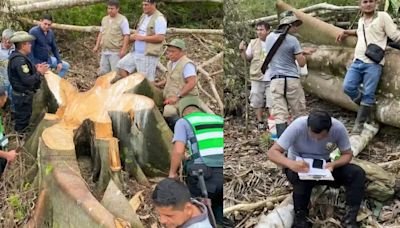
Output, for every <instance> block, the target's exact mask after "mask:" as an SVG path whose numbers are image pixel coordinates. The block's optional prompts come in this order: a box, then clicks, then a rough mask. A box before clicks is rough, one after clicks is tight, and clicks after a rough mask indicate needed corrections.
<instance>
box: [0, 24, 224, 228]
mask: <svg viewBox="0 0 400 228" xmlns="http://www.w3.org/2000/svg"><path fill="white" fill-rule="evenodd" d="M96 36H97V34H80V35H79V36H78V37H77V36H76V34H74V33H70V32H62V31H57V37H58V45H59V49H60V50H61V55H62V57H63V60H65V61H67V62H69V63H70V64H71V69H70V71H69V72H68V73H67V75H66V79H67V80H68V81H69V82H70V83H72V85H74V86H76V87H77V88H78V90H79V91H80V92H84V91H87V90H89V89H90V88H91V87H92V86H93V85H94V83H95V80H96V78H97V69H98V64H99V61H100V54H99V53H97V54H95V53H93V52H92V48H93V47H94V44H95V38H96ZM176 37H179V38H182V39H184V40H185V41H186V46H187V47H188V50H187V55H188V57H189V58H191V59H192V60H193V61H194V62H195V63H196V64H201V63H202V62H204V61H206V60H208V59H210V58H212V57H213V56H215V55H217V54H218V53H219V52H221V51H222V50H223V37H222V36H212V35H179V36H178V35H168V36H167V41H170V40H171V39H173V38H176ZM129 50H130V49H129ZM161 63H162V64H163V65H164V66H166V63H167V59H166V57H165V56H162V57H161ZM204 69H205V70H206V71H207V72H209V73H210V74H211V77H212V82H213V83H215V85H216V88H217V90H218V94H219V96H220V97H222V93H223V91H222V88H223V84H222V83H223V71H222V60H220V61H216V62H213V63H211V64H210V65H208V66H205V67H204ZM157 75H158V77H163V75H162V74H161V72H160V71H157ZM199 79H200V84H201V85H202V87H203V89H204V91H206V92H207V93H209V94H213V93H212V90H211V88H210V84H209V81H208V80H206V79H205V78H204V77H202V76H201V75H200V77H199ZM200 94H201V97H202V99H203V100H204V101H205V103H206V104H207V105H208V106H209V107H210V108H211V109H212V110H213V111H214V112H215V113H221V112H222V110H221V109H220V107H219V106H218V104H217V102H216V101H215V100H212V99H210V98H209V97H208V96H206V95H205V93H204V92H200ZM6 116H7V117H8V119H9V115H6ZM8 122H9V121H8ZM6 132H10V133H9V134H8V136H9V137H10V141H11V145H10V148H13V145H15V144H17V142H16V139H15V138H16V137H15V134H14V131H13V130H12V126H11V123H10V124H8V127H7V130H6ZM18 145H20V143H19V144H18ZM25 156H28V153H25V152H24V153H22V155H21V156H19V158H18V159H17V161H15V162H14V163H13V164H12V165H10V166H9V167H8V168H7V170H6V172H5V174H4V175H3V177H2V178H1V181H0V228H2V227H7V228H11V227H21V226H23V225H24V224H26V222H27V221H28V220H29V218H30V217H31V215H32V213H33V211H34V208H35V202H36V200H37V198H38V189H37V188H35V187H34V185H31V184H27V183H25V182H24V181H23V180H24V176H25V172H26V169H27V167H24V165H23V164H24V160H25ZM78 163H79V166H80V169H81V175H82V177H83V178H84V179H85V181H86V182H87V186H88V187H89V189H90V190H91V191H92V192H93V195H94V196H95V197H96V198H97V199H99V200H101V194H96V193H95V192H94V189H95V183H94V182H93V181H92V180H91V172H92V164H91V159H90V158H88V157H85V156H81V157H79V159H78ZM122 173H123V179H124V185H123V189H122V191H123V193H124V194H125V196H126V198H127V199H128V200H130V199H131V198H132V197H133V196H135V195H136V197H138V198H139V199H140V205H139V206H138V208H137V211H136V212H137V214H138V215H139V218H140V219H141V221H142V223H143V224H144V225H145V227H152V228H156V227H160V224H158V222H157V221H158V219H157V214H156V213H155V210H154V207H153V206H152V203H151V192H152V191H153V189H154V187H155V185H156V183H157V182H158V181H159V180H161V178H160V177H155V178H150V179H149V181H150V185H149V186H143V185H140V184H138V183H137V182H136V180H134V179H132V178H131V177H129V176H128V175H127V174H126V173H125V172H124V171H123V172H122Z"/></svg>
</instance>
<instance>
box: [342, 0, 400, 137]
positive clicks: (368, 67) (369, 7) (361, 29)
mask: <svg viewBox="0 0 400 228" xmlns="http://www.w3.org/2000/svg"><path fill="white" fill-rule="evenodd" d="M359 3H360V10H361V12H362V17H361V18H360V19H359V20H358V28H357V30H344V31H342V32H341V33H340V34H339V35H338V37H337V38H336V41H337V42H341V41H342V40H344V39H345V38H346V37H348V36H357V45H356V48H355V51H354V62H353V63H352V64H351V66H350V68H349V69H348V71H347V73H346V76H345V78H344V83H343V90H344V92H345V93H346V94H347V95H348V96H349V97H350V98H351V99H352V100H353V101H354V102H355V103H356V104H360V108H359V109H358V112H357V118H356V121H355V124H354V127H353V130H352V133H353V134H360V133H361V132H362V130H363V128H364V123H365V122H371V121H373V119H374V118H373V113H374V108H373V107H374V105H375V91H376V88H377V86H378V83H379V79H380V77H381V74H382V68H383V65H384V63H385V58H384V57H383V56H382V59H380V60H379V59H375V60H376V62H375V61H374V60H372V59H371V58H369V57H367V55H366V54H365V53H366V51H367V46H368V45H371V44H374V45H377V46H379V48H381V49H382V50H385V48H386V45H387V38H388V37H389V38H390V39H392V40H393V41H395V42H400V31H399V30H397V26H396V24H395V23H394V22H393V20H392V18H391V17H390V16H389V14H388V13H386V12H378V11H376V4H377V0H359ZM361 84H362V86H361Z"/></svg>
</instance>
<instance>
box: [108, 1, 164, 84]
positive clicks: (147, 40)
mask: <svg viewBox="0 0 400 228" xmlns="http://www.w3.org/2000/svg"><path fill="white" fill-rule="evenodd" d="M142 6H143V14H142V16H141V17H140V19H139V24H138V25H137V27H136V33H134V34H131V35H130V41H133V42H134V44H133V48H132V51H131V52H130V53H128V54H127V55H126V56H125V57H124V58H122V59H121V60H120V61H119V62H118V64H117V68H118V69H119V71H118V75H117V76H116V77H115V78H114V79H113V80H112V81H111V83H114V82H116V81H118V80H119V79H121V78H124V77H126V76H128V75H129V74H131V73H133V72H134V71H137V72H140V73H143V74H144V75H145V76H146V78H147V79H148V80H149V81H151V82H152V81H154V79H155V75H156V67H157V64H158V63H159V61H160V56H161V55H162V53H163V42H164V40H165V34H166V33H167V21H166V20H165V17H164V15H163V14H162V13H161V12H160V11H158V10H157V8H156V1H155V0H143V3H142Z"/></svg>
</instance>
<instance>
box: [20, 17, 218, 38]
mask: <svg viewBox="0 0 400 228" xmlns="http://www.w3.org/2000/svg"><path fill="white" fill-rule="evenodd" d="M18 20H20V21H21V22H25V23H29V24H32V25H38V24H39V23H40V21H37V20H33V19H30V18H24V17H19V18H18ZM51 27H52V28H53V29H60V30H67V31H75V32H88V33H93V32H99V31H100V26H79V25H67V24H58V23H53V24H52V25H51ZM130 31H131V33H134V32H135V31H136V30H135V29H131V30H130ZM167 34H209V35H223V34H224V32H223V30H222V29H186V28H168V29H167Z"/></svg>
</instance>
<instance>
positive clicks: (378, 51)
mask: <svg viewBox="0 0 400 228" xmlns="http://www.w3.org/2000/svg"><path fill="white" fill-rule="evenodd" d="M363 33H364V41H365V45H366V46H367V50H366V51H365V56H367V57H368V58H369V59H371V60H372V61H374V62H375V63H380V62H381V60H382V59H383V57H384V56H385V51H384V50H383V49H382V48H381V47H379V46H378V45H376V44H373V43H370V44H368V43H367V37H366V36H365V28H364V23H363Z"/></svg>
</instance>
